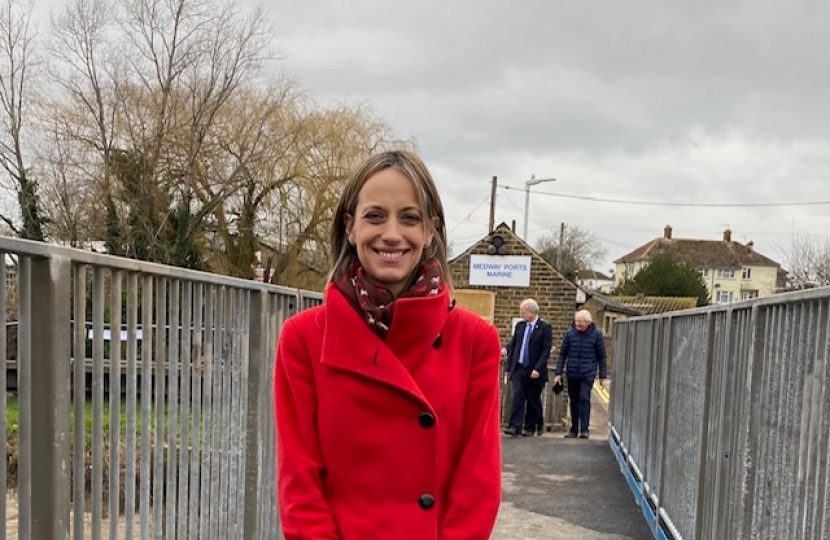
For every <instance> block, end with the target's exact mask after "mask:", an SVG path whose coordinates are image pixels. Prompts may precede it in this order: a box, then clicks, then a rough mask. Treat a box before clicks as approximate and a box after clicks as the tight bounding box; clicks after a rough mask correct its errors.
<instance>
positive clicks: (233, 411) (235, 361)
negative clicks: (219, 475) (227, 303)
mask: <svg viewBox="0 0 830 540" xmlns="http://www.w3.org/2000/svg"><path fill="white" fill-rule="evenodd" d="M244 294H245V291H243V290H241V289H233V290H232V298H233V306H232V308H231V311H230V315H231V319H230V322H231V324H232V325H233V332H232V333H231V336H232V341H231V357H230V364H231V370H230V374H231V388H230V394H229V395H228V400H229V404H230V429H229V430H228V438H229V441H228V446H229V448H230V452H229V457H230V463H229V466H230V482H229V483H228V526H227V531H228V533H227V534H228V537H229V538H240V533H239V532H238V530H237V529H238V527H239V520H238V516H237V509H238V507H239V505H238V503H237V502H238V500H239V496H240V494H242V493H241V492H240V490H239V489H238V485H239V471H240V469H239V460H240V458H241V457H242V455H243V452H244V448H245V446H244V443H242V442H241V441H243V440H244V436H245V421H244V418H242V417H241V415H240V412H241V409H242V407H241V402H242V400H243V398H245V397H246V396H247V392H242V391H241V387H240V378H241V371H242V367H241V364H242V361H241V360H242V358H241V348H242V339H243V332H244V325H245V324H246V323H247V321H246V320H245V318H244V316H243V313H242V312H243V303H242V298H243V295H244Z"/></svg>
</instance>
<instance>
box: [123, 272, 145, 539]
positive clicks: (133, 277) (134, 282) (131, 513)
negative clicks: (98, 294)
mask: <svg viewBox="0 0 830 540" xmlns="http://www.w3.org/2000/svg"><path fill="white" fill-rule="evenodd" d="M142 334H143V332H142ZM142 337H143V336H142ZM137 360H138V274H136V273H135V272H131V273H129V274H128V275H127V426H126V428H127V433H126V435H127V443H126V453H125V456H124V459H125V461H126V463H125V469H126V470H125V473H124V522H125V525H124V538H125V540H133V538H134V536H135V531H134V528H135V505H136V500H135V481H136V462H137V459H136V432H137V430H138V425H137V417H138V415H137V410H136V409H137V399H138V365H137Z"/></svg>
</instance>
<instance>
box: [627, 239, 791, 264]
mask: <svg viewBox="0 0 830 540" xmlns="http://www.w3.org/2000/svg"><path fill="white" fill-rule="evenodd" d="M667 251H669V252H671V253H672V255H674V256H675V257H676V258H677V259H679V260H681V261H683V262H686V263H689V264H691V265H692V266H694V267H696V268H740V267H742V266H750V265H752V266H780V265H779V264H778V263H777V262H775V261H773V260H772V259H770V258H768V257H765V256H764V255H761V254H760V253H758V252H757V251H755V250H754V249H753V248H752V244H751V243H750V244H746V245H744V244H741V243H740V242H734V241H727V240H692V239H685V238H665V237H660V238H655V239H654V240H652V241H651V242H648V243H647V244H644V245H642V246H640V247H638V248H637V249H635V250H634V251H632V252H631V253H628V254H627V255H623V256H622V257H620V258H619V259H617V260H616V261H614V262H615V263H633V262H640V261H647V260H650V259H651V258H652V257H654V256H655V255H658V254H660V253H664V252H667Z"/></svg>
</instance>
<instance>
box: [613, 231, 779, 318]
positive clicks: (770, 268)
mask: <svg viewBox="0 0 830 540" xmlns="http://www.w3.org/2000/svg"><path fill="white" fill-rule="evenodd" d="M663 252H670V253H671V254H672V255H673V256H674V257H675V258H676V259H678V260H680V261H683V262H685V263H688V264H690V265H692V266H694V267H695V268H697V270H698V272H700V275H701V276H702V277H703V281H704V283H706V288H707V289H708V290H709V298H710V302H711V303H712V304H728V303H730V302H736V301H739V300H749V299H751V298H758V297H762V296H770V295H772V294H775V293H776V292H779V291H781V290H783V288H784V285H785V283H786V271H784V270H783V269H782V268H781V265H780V264H779V263H777V262H775V261H773V260H772V259H770V258H768V257H766V256H764V255H762V254H760V253H758V252H757V251H755V247H754V243H753V242H752V241H750V242H747V243H746V244H741V243H740V242H735V241H733V240H732V231H731V230H729V229H726V230H725V231H723V239H722V240H695V239H685V238H673V237H672V228H671V227H670V226H668V225H666V228H665V229H664V230H663V236H662V237H659V238H655V239H654V240H652V241H650V242H648V243H647V244H644V245H642V246H640V247H638V248H637V249H635V250H634V251H632V252H631V253H628V254H626V255H624V256H622V257H620V258H619V259H617V260H616V261H614V264H615V265H616V273H615V281H614V284H615V286H619V285H620V283H622V282H623V281H624V280H626V279H630V278H632V277H634V276H635V275H637V272H639V271H640V270H641V269H642V268H644V267H645V266H646V265H648V262H649V261H650V260H651V258H652V257H654V256H655V255H657V254H658V253H663Z"/></svg>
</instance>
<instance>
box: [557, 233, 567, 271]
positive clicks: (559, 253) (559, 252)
mask: <svg viewBox="0 0 830 540" xmlns="http://www.w3.org/2000/svg"><path fill="white" fill-rule="evenodd" d="M564 242H565V224H564V223H560V224H559V249H557V250H556V269H557V270H559V272H560V273H562V249H563V246H562V244H563V243H564Z"/></svg>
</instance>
